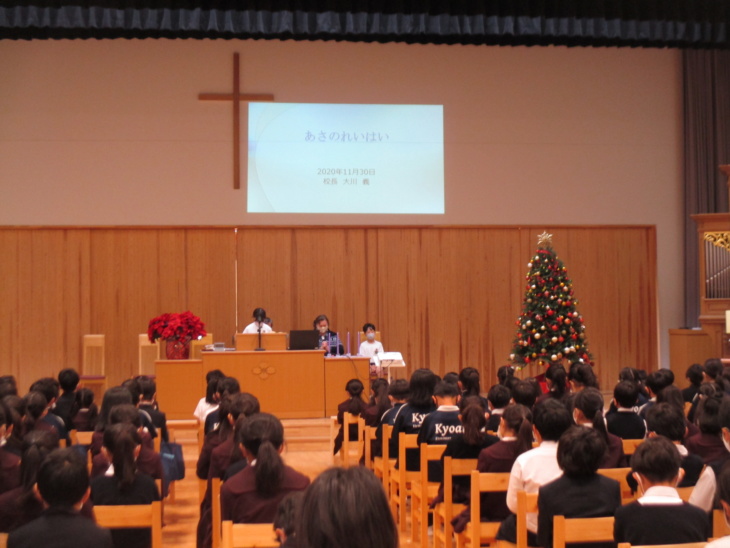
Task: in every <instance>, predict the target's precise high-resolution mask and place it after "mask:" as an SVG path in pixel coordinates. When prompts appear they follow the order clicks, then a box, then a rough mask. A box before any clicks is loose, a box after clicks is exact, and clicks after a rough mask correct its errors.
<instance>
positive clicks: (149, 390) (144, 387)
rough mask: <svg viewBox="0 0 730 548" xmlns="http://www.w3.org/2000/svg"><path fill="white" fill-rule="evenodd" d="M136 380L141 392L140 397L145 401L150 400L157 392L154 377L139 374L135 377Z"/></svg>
mask: <svg viewBox="0 0 730 548" xmlns="http://www.w3.org/2000/svg"><path fill="white" fill-rule="evenodd" d="M137 382H138V383H139V388H140V390H141V392H142V399H144V400H145V401H152V399H153V398H154V397H155V394H156V393H157V384H156V383H155V381H154V379H152V378H151V377H148V376H147V375H141V376H139V377H137Z"/></svg>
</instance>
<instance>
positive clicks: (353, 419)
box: [340, 413, 365, 468]
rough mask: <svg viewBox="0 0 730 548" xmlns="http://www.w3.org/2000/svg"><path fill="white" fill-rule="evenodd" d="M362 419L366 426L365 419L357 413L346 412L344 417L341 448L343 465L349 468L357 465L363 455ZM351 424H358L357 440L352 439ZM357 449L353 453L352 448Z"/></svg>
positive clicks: (363, 424)
mask: <svg viewBox="0 0 730 548" xmlns="http://www.w3.org/2000/svg"><path fill="white" fill-rule="evenodd" d="M360 420H362V427H364V426H365V420H364V419H361V417H358V416H357V415H353V414H352V413H345V414H344V415H343V418H342V431H343V433H344V436H343V440H342V449H340V457H341V458H342V466H344V467H345V468H347V467H348V466H353V465H357V464H359V462H360V457H361V456H362V452H361V451H362V444H363V437H362V434H361V430H362V428H361V426H360ZM350 425H355V426H357V427H358V428H357V434H358V435H357V437H358V439H357V440H350ZM353 449H355V455H354V456H353V455H352V450H353Z"/></svg>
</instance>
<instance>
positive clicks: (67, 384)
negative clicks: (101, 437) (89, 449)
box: [51, 368, 79, 430]
mask: <svg viewBox="0 0 730 548" xmlns="http://www.w3.org/2000/svg"><path fill="white" fill-rule="evenodd" d="M58 384H59V385H60V387H61V390H62V393H61V395H60V396H58V399H57V400H56V403H55V405H54V406H53V407H52V408H51V412H52V413H54V414H55V415H57V416H59V417H61V420H63V423H64V425H65V426H66V430H71V428H73V424H72V423H71V412H72V411H73V407H74V404H75V402H76V393H75V392H76V387H77V386H78V385H79V374H78V372H77V371H76V370H75V369H71V368H67V369H62V370H61V371H60V372H59V373H58Z"/></svg>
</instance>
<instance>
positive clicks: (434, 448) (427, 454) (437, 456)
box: [411, 443, 446, 544]
mask: <svg viewBox="0 0 730 548" xmlns="http://www.w3.org/2000/svg"><path fill="white" fill-rule="evenodd" d="M445 450H446V445H431V444H427V443H422V444H421V455H420V457H421V459H420V460H421V466H420V471H419V473H418V479H417V480H415V481H414V482H413V484H412V485H411V542H412V543H417V542H421V544H426V541H427V537H428V513H429V505H430V503H431V501H432V500H433V499H434V498H435V497H436V494H437V493H438V490H439V485H440V482H431V481H429V480H428V467H429V464H430V463H432V462H439V461H441V455H443V454H444V451H445Z"/></svg>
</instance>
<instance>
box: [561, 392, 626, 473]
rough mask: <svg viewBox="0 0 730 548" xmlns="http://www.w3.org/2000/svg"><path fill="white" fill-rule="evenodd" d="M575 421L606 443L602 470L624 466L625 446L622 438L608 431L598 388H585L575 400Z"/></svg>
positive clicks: (601, 397) (601, 396)
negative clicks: (597, 434) (595, 433)
mask: <svg viewBox="0 0 730 548" xmlns="http://www.w3.org/2000/svg"><path fill="white" fill-rule="evenodd" d="M573 420H574V421H575V423H576V424H577V425H579V426H586V427H588V428H593V429H595V430H596V432H598V433H599V434H600V435H601V437H602V438H603V440H604V441H605V442H606V454H605V456H604V458H603V460H602V461H601V466H600V468H620V467H621V466H623V465H624V462H625V459H626V457H625V456H624V444H623V441H621V438H619V437H618V436H614V435H613V434H609V433H608V432H607V431H606V423H605V422H604V420H603V395H602V394H601V393H600V392H599V391H598V390H597V389H596V388H590V387H589V388H585V389H583V390H581V391H580V392H578V393H577V394H576V395H575V398H574V399H573Z"/></svg>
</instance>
